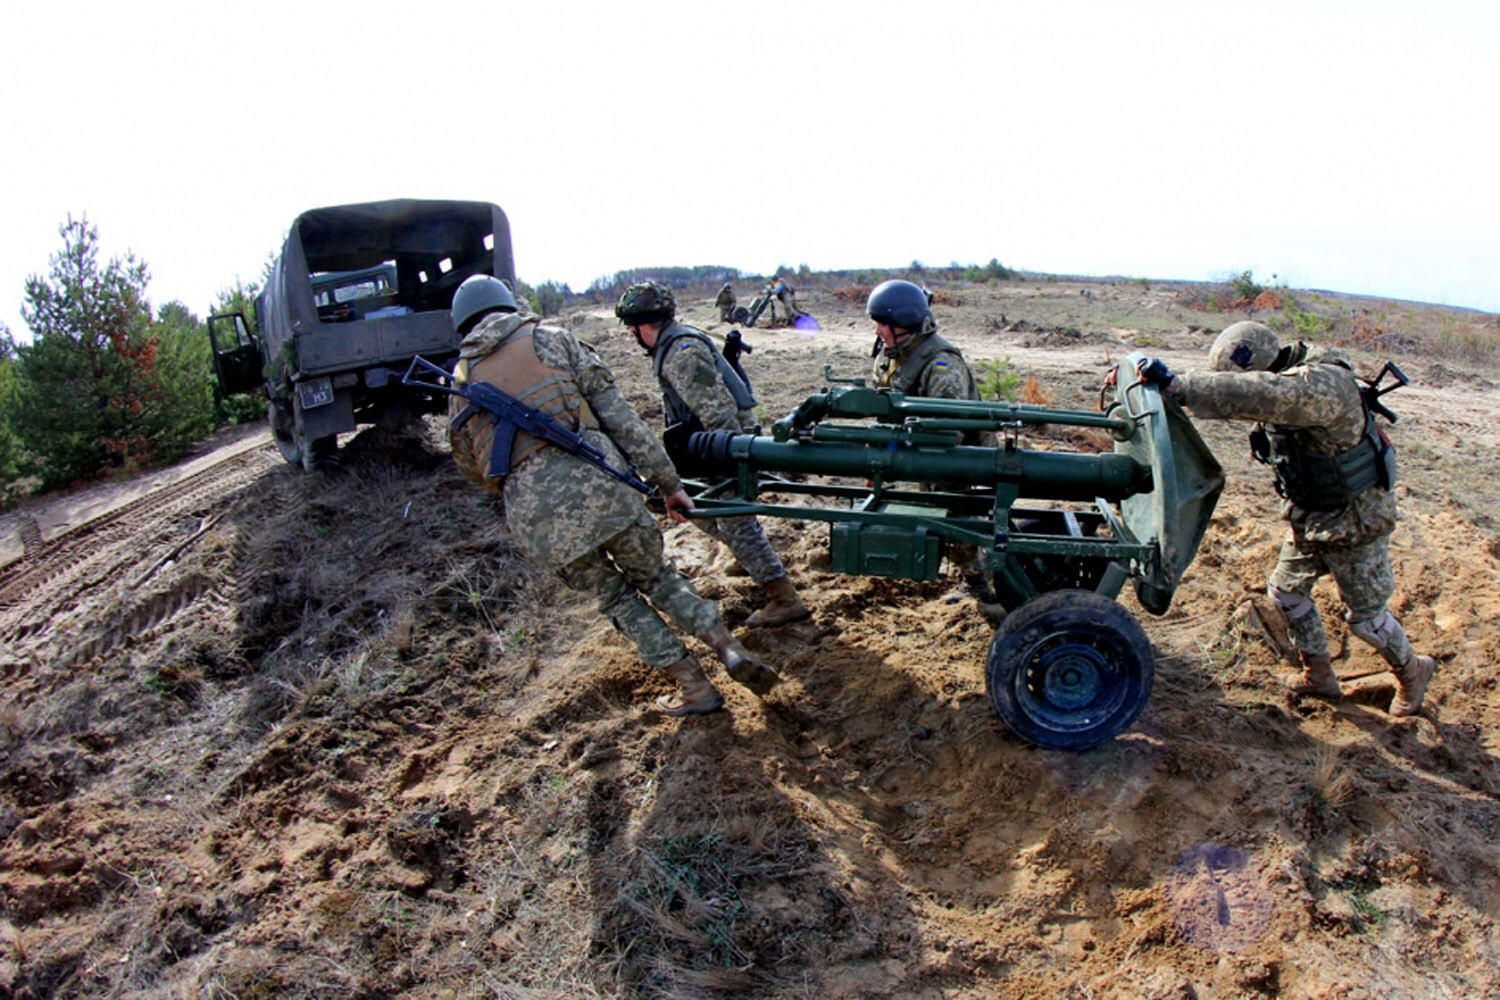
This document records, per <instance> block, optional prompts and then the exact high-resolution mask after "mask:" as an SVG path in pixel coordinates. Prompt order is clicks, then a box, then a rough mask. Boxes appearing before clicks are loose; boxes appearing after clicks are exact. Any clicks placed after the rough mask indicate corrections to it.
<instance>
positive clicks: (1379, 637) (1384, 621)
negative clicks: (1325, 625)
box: [1349, 611, 1401, 649]
mask: <svg viewBox="0 0 1500 1000" xmlns="http://www.w3.org/2000/svg"><path fill="white" fill-rule="evenodd" d="M1349 631H1351V632H1353V633H1354V634H1355V635H1357V636H1359V637H1360V638H1361V639H1363V640H1364V641H1365V642H1368V643H1369V644H1370V645H1372V646H1374V647H1375V648H1376V649H1384V648H1385V647H1387V646H1389V645H1390V644H1391V638H1392V637H1393V636H1395V635H1396V633H1397V632H1400V631H1401V623H1400V622H1398V621H1396V616H1395V615H1393V614H1391V613H1390V612H1389V611H1382V612H1380V614H1378V615H1376V616H1375V617H1374V618H1368V619H1366V620H1364V621H1360V622H1350V623H1349Z"/></svg>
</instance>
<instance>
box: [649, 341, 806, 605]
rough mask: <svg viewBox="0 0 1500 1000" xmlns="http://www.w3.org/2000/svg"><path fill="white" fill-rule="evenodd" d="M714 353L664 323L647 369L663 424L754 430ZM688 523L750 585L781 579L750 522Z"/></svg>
mask: <svg viewBox="0 0 1500 1000" xmlns="http://www.w3.org/2000/svg"><path fill="white" fill-rule="evenodd" d="M718 353H719V352H718V351H717V349H716V348H715V347H714V344H713V341H712V340H711V339H710V338H709V336H708V334H706V333H704V332H703V331H702V330H699V329H697V328H695V327H691V326H688V325H687V324H685V323H678V322H676V321H675V320H673V321H669V322H668V323H667V324H666V325H665V326H663V327H662V328H661V330H660V331H658V333H657V338H656V347H655V348H654V349H653V350H652V367H653V369H654V370H655V372H656V377H657V381H658V382H659V383H660V384H661V391H662V411H663V413H664V414H665V416H666V419H667V423H668V424H669V425H670V424H673V423H677V422H678V421H681V420H689V419H691V418H692V417H697V419H698V421H699V422H700V423H701V424H702V425H703V429H704V430H706V431H730V432H732V433H736V434H743V433H750V432H753V431H754V430H755V426H756V424H755V412H754V410H753V409H751V408H750V407H748V406H747V407H743V408H742V407H740V406H738V405H737V404H736V403H735V399H734V396H733V395H732V394H731V393H730V391H729V389H728V388H726V387H725V385H724V380H723V378H722V377H721V375H720V372H719V367H718V366H719V362H718V361H717V360H716V358H717V356H718ZM693 523H694V524H696V525H697V526H698V527H700V528H702V529H703V530H704V531H706V532H708V533H709V534H710V535H712V536H713V537H715V538H717V539H719V540H720V541H722V542H723V543H724V544H726V545H728V546H729V550H730V551H731V552H733V553H734V558H735V561H737V562H738V563H739V564H740V565H741V566H743V567H744V569H745V572H747V573H749V574H750V578H751V579H752V580H754V581H755V582H756V583H759V584H765V583H769V582H771V581H772V580H776V579H779V578H781V577H784V576H786V567H785V566H783V565H782V563H781V559H780V557H779V556H777V555H776V550H775V549H773V548H771V543H770V541H769V540H768V539H767V538H766V532H765V529H763V528H762V527H761V525H760V521H759V520H757V519H756V518H755V517H753V516H746V517H720V518H694V519H693Z"/></svg>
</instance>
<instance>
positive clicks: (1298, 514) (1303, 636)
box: [1140, 321, 1437, 716]
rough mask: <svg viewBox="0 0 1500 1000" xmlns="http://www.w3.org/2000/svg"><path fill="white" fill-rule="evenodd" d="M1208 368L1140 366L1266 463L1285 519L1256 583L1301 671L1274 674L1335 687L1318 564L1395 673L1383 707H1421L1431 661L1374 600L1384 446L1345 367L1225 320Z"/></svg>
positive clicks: (1384, 566) (1383, 531)
mask: <svg viewBox="0 0 1500 1000" xmlns="http://www.w3.org/2000/svg"><path fill="white" fill-rule="evenodd" d="M1208 362H1209V367H1210V368H1212V369H1213V371H1210V372H1187V373H1184V374H1182V375H1177V376H1174V375H1173V374H1172V372H1171V371H1169V370H1168V368H1167V366H1166V365H1165V364H1164V363H1163V362H1162V360H1161V359H1160V358H1148V359H1146V360H1145V361H1143V362H1141V365H1140V376H1141V378H1142V379H1143V380H1145V381H1149V382H1153V383H1155V384H1157V385H1158V386H1160V387H1161V389H1162V391H1163V392H1164V393H1166V394H1168V395H1170V396H1172V397H1173V398H1174V399H1176V400H1177V401H1178V402H1179V403H1181V404H1182V405H1184V406H1186V407H1188V408H1189V409H1191V410H1192V411H1193V413H1194V415H1196V416H1200V417H1210V418H1222V419H1229V420H1253V421H1256V429H1255V430H1254V432H1252V433H1251V435H1250V447H1251V450H1252V452H1253V453H1254V455H1255V457H1256V458H1257V459H1259V460H1260V461H1262V462H1265V463H1266V464H1268V465H1270V466H1271V468H1272V471H1273V472H1275V474H1276V491H1277V492H1278V493H1279V494H1281V496H1282V497H1283V500H1282V505H1281V513H1282V516H1283V517H1285V518H1286V520H1287V523H1288V524H1289V526H1290V529H1289V530H1288V532H1287V535H1286V538H1285V539H1284V540H1283V542H1282V544H1281V554H1280V556H1279V558H1278V561H1277V563H1276V568H1275V570H1274V571H1272V573H1271V580H1270V584H1269V586H1268V587H1267V592H1268V593H1269V594H1270V596H1271V598H1272V599H1273V600H1275V602H1276V603H1277V605H1278V606H1279V607H1280V608H1281V610H1282V612H1283V613H1284V614H1285V615H1286V620H1287V626H1288V628H1289V630H1290V632H1291V634H1292V641H1293V642H1294V643H1295V644H1296V646H1297V652H1298V653H1299V654H1300V656H1301V659H1302V672H1301V673H1300V674H1291V675H1287V676H1284V677H1282V681H1283V682H1284V683H1285V684H1286V685H1287V687H1288V688H1289V689H1290V690H1291V691H1292V693H1293V694H1297V695H1314V696H1316V697H1319V698H1339V697H1341V696H1342V695H1343V690H1342V688H1340V686H1339V679H1338V676H1337V675H1336V674H1335V673H1334V670H1333V661H1332V658H1331V657H1330V656H1329V653H1328V637H1327V635H1326V634H1325V632H1324V629H1323V617H1322V615H1321V614H1319V612H1318V606H1317V605H1316V604H1315V603H1313V600H1312V597H1311V594H1312V589H1313V584H1315V583H1316V582H1317V580H1318V578H1319V577H1320V576H1323V575H1324V574H1330V575H1332V576H1333V579H1334V582H1335V583H1336V584H1337V585H1338V590H1339V597H1340V598H1341V599H1342V601H1343V602H1344V619H1345V620H1346V621H1347V622H1348V623H1349V631H1350V632H1353V633H1354V634H1355V635H1357V636H1359V637H1360V638H1361V639H1363V640H1364V641H1365V642H1367V643H1369V644H1370V645H1371V646H1373V647H1375V649H1376V650H1377V651H1378V652H1379V653H1380V655H1381V656H1382V657H1384V658H1385V661H1386V663H1388V664H1390V667H1391V670H1392V672H1393V673H1394V674H1395V675H1396V696H1395V698H1394V699H1393V700H1392V701H1391V706H1390V713H1391V714H1392V715H1398V716H1404V715H1415V714H1417V712H1418V711H1420V710H1421V708H1422V698H1423V695H1424V694H1425V693H1426V691H1427V684H1428V682H1429V681H1431V680H1432V675H1433V673H1434V671H1435V670H1436V669H1437V661H1436V660H1434V659H1433V658H1432V657H1430V656H1420V655H1418V654H1417V653H1416V652H1415V651H1414V650H1413V649H1412V648H1411V643H1410V642H1409V641H1407V638H1406V632H1405V631H1404V630H1403V629H1402V628H1401V623H1400V622H1399V621H1397V620H1396V618H1395V616H1394V615H1392V614H1391V613H1390V611H1389V610H1388V609H1387V608H1386V602H1387V601H1389V600H1390V598H1391V594H1392V593H1393V592H1394V591H1395V587H1396V579H1395V574H1394V573H1393V572H1392V571H1391V560H1390V552H1389V546H1390V538H1391V531H1392V529H1393V528H1394V527H1395V525H1396V497H1395V495H1394V494H1393V493H1392V492H1391V487H1392V486H1393V485H1394V484H1395V478H1396V464H1395V452H1394V450H1393V449H1392V447H1391V445H1390V442H1389V441H1387V440H1386V437H1385V433H1384V431H1382V430H1381V428H1380V427H1379V425H1377V424H1376V423H1375V415H1374V414H1373V413H1372V412H1370V408H1369V406H1368V405H1367V404H1366V402H1365V399H1364V396H1363V394H1362V393H1361V392H1360V385H1359V382H1358V380H1356V378H1355V376H1354V371H1353V366H1352V365H1351V364H1350V363H1349V361H1348V359H1347V358H1345V357H1344V355H1343V353H1342V352H1341V351H1339V350H1338V349H1337V348H1324V347H1319V346H1314V347H1311V348H1309V347H1308V346H1307V345H1306V344H1303V343H1301V342H1299V343H1297V344H1296V346H1294V347H1286V348H1283V347H1281V346H1280V344H1279V343H1278V341H1277V338H1276V333H1275V331H1273V330H1272V329H1271V328H1270V327H1267V326H1264V325H1262V324H1260V323H1254V322H1249V321H1245V322H1240V323H1235V324H1233V325H1231V326H1230V327H1228V328H1227V329H1225V330H1224V332H1223V333H1221V334H1219V337H1218V339H1217V340H1215V341H1214V343H1213V347H1212V348H1210V349H1209V353H1208Z"/></svg>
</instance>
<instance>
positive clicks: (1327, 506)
mask: <svg viewBox="0 0 1500 1000" xmlns="http://www.w3.org/2000/svg"><path fill="white" fill-rule="evenodd" d="M1250 453H1251V454H1252V455H1253V456H1254V457H1255V460H1256V461H1258V462H1262V463H1264V464H1266V465H1269V466H1270V467H1271V471H1272V472H1274V473H1275V474H1276V492H1277V493H1280V494H1281V495H1282V496H1283V497H1286V498H1287V499H1288V500H1290V501H1291V502H1292V503H1294V504H1296V505H1297V506H1298V507H1301V508H1302V509H1303V510H1309V511H1325V510H1338V509H1339V508H1340V507H1344V506H1346V505H1348V503H1349V502H1350V501H1351V500H1353V499H1354V498H1355V497H1356V496H1358V495H1359V494H1361V493H1363V492H1364V491H1365V490H1367V489H1369V488H1370V487H1371V486H1379V487H1380V488H1381V489H1386V490H1388V489H1390V488H1391V487H1392V486H1394V485H1395V484H1396V449H1395V448H1394V447H1392V446H1391V443H1390V441H1389V440H1387V439H1386V436H1385V433H1384V432H1383V431H1382V430H1381V429H1380V427H1379V426H1378V425H1377V424H1376V423H1375V414H1373V413H1371V412H1370V411H1369V410H1368V409H1366V410H1365V429H1364V433H1363V434H1361V435H1360V438H1359V441H1358V442H1357V443H1356V444H1355V445H1354V446H1353V447H1352V448H1346V449H1344V450H1343V451H1341V452H1338V453H1337V454H1333V455H1329V454H1327V453H1325V452H1319V451H1313V450H1312V449H1311V448H1308V447H1307V446H1306V445H1304V444H1302V443H1301V441H1300V440H1299V435H1298V434H1297V432H1296V430H1295V429H1294V428H1290V427H1280V426H1276V425H1272V426H1270V427H1268V428H1258V429H1256V430H1254V431H1252V432H1251V433H1250Z"/></svg>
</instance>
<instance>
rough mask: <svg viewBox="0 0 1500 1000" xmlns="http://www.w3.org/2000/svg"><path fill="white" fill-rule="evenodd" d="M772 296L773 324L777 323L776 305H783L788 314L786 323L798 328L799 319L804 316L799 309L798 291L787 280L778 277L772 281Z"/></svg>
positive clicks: (770, 291)
mask: <svg viewBox="0 0 1500 1000" xmlns="http://www.w3.org/2000/svg"><path fill="white" fill-rule="evenodd" d="M768 292H769V294H770V295H771V322H772V324H773V325H774V324H775V322H776V303H777V302H780V303H781V309H782V311H783V312H784V313H785V314H786V322H787V323H788V324H789V325H792V326H796V325H797V319H798V318H799V317H800V316H801V315H802V310H801V309H798V308H797V290H796V289H795V288H793V287H792V286H791V285H789V284H787V280H786V279H785V278H783V277H781V276H779V275H778V276H777V277H776V278H775V279H773V280H772V281H771V284H770V286H769V288H768Z"/></svg>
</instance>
